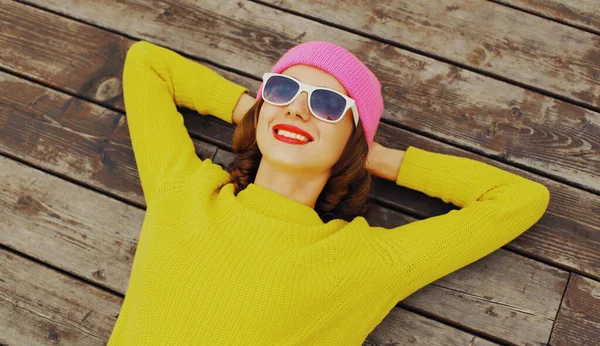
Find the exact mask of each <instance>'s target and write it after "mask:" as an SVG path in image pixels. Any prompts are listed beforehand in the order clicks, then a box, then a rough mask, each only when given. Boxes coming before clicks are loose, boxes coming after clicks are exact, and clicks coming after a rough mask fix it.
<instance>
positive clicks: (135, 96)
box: [123, 41, 248, 203]
mask: <svg viewBox="0 0 600 346" xmlns="http://www.w3.org/2000/svg"><path fill="white" fill-rule="evenodd" d="M247 91H248V89H246V88H244V87H242V86H240V85H237V84H235V83H233V82H231V81H229V80H227V79H226V78H224V77H222V76H221V75H219V74H218V73H216V72H215V71H213V70H211V69H210V68H208V67H206V66H204V65H202V64H199V63H196V62H194V61H192V60H190V59H187V58H185V57H183V56H181V55H179V54H177V53H176V52H174V51H171V50H169V49H166V48H163V47H160V46H157V45H154V44H152V43H150V42H147V41H139V42H136V43H134V44H133V45H132V46H131V47H130V48H129V50H128V52H127V56H126V59H125V66H124V69H123V98H124V101H125V110H126V114H127V117H126V118H127V124H128V127H129V133H130V137H131V143H132V147H133V151H134V156H135V160H136V163H137V166H138V171H139V175H140V181H141V185H142V190H143V192H144V197H145V199H146V203H149V202H150V201H151V200H153V199H154V195H155V194H156V189H157V185H158V184H159V183H160V182H161V181H162V180H163V179H164V178H165V176H166V175H167V174H169V173H170V172H172V171H174V170H186V169H193V168H198V167H199V166H201V160H200V159H199V158H198V156H197V155H196V153H195V149H194V144H193V142H192V139H191V138H190V136H189V134H188V132H187V129H186V128H185V126H184V122H183V116H182V115H181V113H179V112H178V110H177V106H181V107H185V108H189V109H192V110H195V111H197V112H198V113H200V114H211V115H213V116H216V117H218V118H220V119H222V120H224V121H227V122H229V123H232V116H233V109H234V107H235V105H236V104H237V101H238V99H239V98H240V97H241V95H242V93H244V92H247ZM207 161H209V162H206V166H207V167H208V166H215V167H216V166H218V165H216V164H212V162H211V161H210V159H207Z"/></svg>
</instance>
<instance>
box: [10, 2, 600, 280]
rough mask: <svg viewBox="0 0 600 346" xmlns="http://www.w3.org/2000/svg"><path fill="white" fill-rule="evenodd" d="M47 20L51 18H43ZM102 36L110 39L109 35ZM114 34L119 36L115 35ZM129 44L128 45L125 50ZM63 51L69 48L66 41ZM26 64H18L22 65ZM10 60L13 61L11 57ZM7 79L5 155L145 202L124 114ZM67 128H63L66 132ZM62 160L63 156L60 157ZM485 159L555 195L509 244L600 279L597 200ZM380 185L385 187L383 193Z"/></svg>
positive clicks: (419, 210)
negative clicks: (526, 229) (534, 222)
mask: <svg viewBox="0 0 600 346" xmlns="http://www.w3.org/2000/svg"><path fill="white" fill-rule="evenodd" d="M17 5H18V6H20V8H21V10H27V9H28V7H26V6H23V5H20V4H17ZM32 11H34V12H36V13H38V14H40V15H43V16H44V17H43V18H42V19H44V20H41V21H42V22H45V23H49V22H51V21H52V18H55V17H57V16H55V15H48V14H46V13H45V12H42V11H38V10H32ZM47 16H49V17H48V18H46V17H47ZM24 17H27V16H24ZM77 25H80V24H77ZM74 30H75V31H77V32H80V33H81V32H83V31H78V27H74ZM99 34H105V35H113V34H108V33H105V32H100V33H99ZM113 36H115V37H116V35H113ZM67 38H68V36H65V42H69V41H68V39H67ZM88 41H93V39H92V38H88ZM130 43H131V42H127V43H126V45H129V44H130ZM72 44H74V43H71V45H72ZM13 46H14V44H13ZM64 46H66V47H70V45H66V44H65V45H64ZM98 54H100V53H98ZM88 55H90V56H91V55H93V54H91V53H90V54H88ZM119 59H120V60H119ZM123 59H124V57H123V56H122V55H118V56H115V57H113V61H114V63H115V64H117V63H118V64H121V65H122V63H123ZM26 60H27V59H20V60H19V61H26ZM57 60H59V59H57ZM0 61H1V60H0ZM13 61H16V60H14V59H13ZM13 66H15V69H16V70H17V72H18V71H19V68H17V64H16V63H13ZM61 68H63V70H62V71H63V72H64V73H69V74H70V75H72V76H74V77H73V78H71V79H70V80H73V79H75V78H77V76H82V78H86V77H85V76H86V75H87V71H86V70H80V71H74V70H70V69H69V68H68V64H63V65H62V66H61ZM227 78H230V77H227ZM231 78H232V79H234V78H233V77H231ZM5 79H6V80H5V82H3V85H4V86H5V87H4V88H3V89H2V90H0V95H3V96H2V97H3V98H4V99H5V100H6V101H5V102H6V103H7V104H11V103H15V102H16V104H13V105H11V108H14V109H17V110H20V113H19V112H14V111H11V110H10V108H3V109H2V118H1V120H0V123H2V125H3V126H1V127H0V131H3V130H2V129H4V133H5V134H6V135H5V136H2V137H0V140H2V141H3V145H4V149H3V150H4V151H5V152H6V153H9V154H11V155H15V156H19V157H21V158H23V159H25V160H29V161H30V162H32V163H34V164H37V165H41V162H42V161H47V162H50V163H51V164H50V165H46V168H47V169H50V170H52V171H53V172H56V173H58V174H67V172H68V171H69V170H71V171H72V172H73V174H74V175H75V176H77V179H78V180H81V181H86V179H88V178H89V177H90V176H93V175H96V176H97V177H98V179H93V180H91V181H92V182H93V184H96V185H92V186H94V187H95V188H98V189H100V190H101V191H106V192H109V193H113V194H119V191H122V192H125V198H126V199H127V200H130V201H134V202H136V203H137V204H138V205H142V203H143V200H141V199H140V196H141V195H140V191H139V190H137V189H140V187H139V181H138V176H137V170H136V168H135V165H134V164H133V160H132V159H133V157H132V155H133V153H132V152H131V151H130V150H129V149H128V145H129V138H128V131H127V127H126V123H125V120H124V119H121V117H122V114H120V113H116V112H112V111H109V110H107V109H104V108H102V107H98V106H94V105H92V104H90V103H86V102H83V101H81V100H78V99H74V98H72V97H67V96H65V95H64V94H60V93H57V92H54V91H51V90H49V89H47V88H42V87H39V86H34V85H33V84H31V83H28V82H23V81H22V80H19V79H18V78H16V77H12V76H8V75H6V77H5ZM235 80H236V82H238V83H240V84H241V85H244V86H246V87H248V88H256V87H257V86H258V82H257V81H255V80H252V79H248V78H243V77H240V76H237V77H235ZM49 83H51V81H49ZM9 90H14V92H9ZM44 95H46V96H44ZM36 100H37V101H36ZM117 106H118V105H117ZM18 114H21V115H24V116H26V118H20V117H19V116H17V115H18ZM65 114H66V115H65ZM184 116H185V117H184V118H185V123H186V126H188V128H189V129H190V132H191V133H193V134H194V135H195V136H198V137H200V138H203V139H207V140H210V141H211V142H213V143H215V144H218V145H219V146H224V147H228V148H231V138H232V133H233V126H232V125H230V124H227V123H225V122H223V121H219V120H217V119H214V118H213V117H198V116H194V114H193V113H192V112H187V111H186V112H184ZM73 117H76V118H73ZM25 119H28V120H25ZM34 119H37V122H35V125H34V126H35V128H32V127H31V126H32V124H33V123H32V121H33V120H34ZM75 119H76V120H75ZM69 122H73V124H69ZM28 127H29V128H28ZM63 127H66V128H64V129H63ZM38 132H41V133H44V134H48V135H49V134H53V135H52V137H51V138H54V139H53V140H51V141H50V142H46V143H44V142H43V141H44V140H45V139H44V138H40V139H41V140H38V138H37V137H38V134H37V133H38ZM376 140H378V141H379V142H381V143H383V144H384V145H387V146H391V147H397V148H401V149H405V148H406V147H408V145H415V146H418V147H421V148H424V149H428V150H432V151H438V152H445V153H450V154H455V155H463V156H467V157H470V158H474V159H478V160H482V158H481V157H480V156H477V155H474V154H472V153H468V152H466V151H463V150H459V149H456V148H453V147H450V146H447V145H443V144H441V143H439V142H436V141H433V140H428V139H425V138H423V137H421V136H418V135H415V134H414V133H412V132H408V131H405V130H400V129H397V128H395V127H393V126H390V125H387V124H381V125H380V128H379V131H378V134H377V137H376ZM35 141H37V142H38V143H37V144H36V145H35V146H33V145H31V143H32V142H35ZM74 141H81V144H80V145H78V146H73V145H72V143H73V142H74ZM54 148H56V149H54ZM83 150H91V151H93V152H94V153H95V154H94V156H81V157H80V156H78V155H79V154H77V152H81V151H83ZM74 151H75V152H74ZM57 156H62V157H63V158H62V159H61V160H58V159H57V158H56V157H57ZM124 156H127V157H126V158H125V157H124ZM53 157H54V159H53ZM120 157H124V158H123V160H124V162H131V165H129V166H127V165H126V164H122V165H116V164H115V160H117V161H118V160H119V158H120ZM36 160H37V161H36ZM52 160H55V163H53V164H52ZM86 160H87V161H86ZM484 161H486V162H490V163H493V164H496V165H497V166H499V167H500V168H503V169H506V170H511V171H513V172H516V173H518V174H522V175H525V176H527V177H528V178H530V179H533V180H537V181H539V182H541V183H543V184H544V185H546V186H548V187H549V188H550V190H551V195H552V198H551V204H550V207H549V211H548V215H547V216H545V217H544V218H542V220H540V222H538V224H537V225H536V226H534V228H533V229H532V230H530V231H529V232H527V233H525V234H524V235H523V236H521V237H519V238H518V239H517V240H515V241H514V242H512V243H511V244H509V245H508V246H509V247H511V246H513V245H514V246H515V248H517V249H518V250H519V251H523V252H525V253H528V254H531V255H534V256H535V257H538V258H544V259H545V260H547V261H549V262H550V263H556V264H558V265H560V266H563V267H565V268H574V269H575V270H577V271H581V272H583V273H587V274H588V275H591V276H593V277H600V246H598V243H599V242H600V241H599V240H598V237H597V236H596V235H597V234H598V228H599V227H600V226H599V225H600V214H599V213H597V212H596V210H598V209H599V208H600V207H599V205H600V200H599V198H598V197H597V196H594V195H592V194H589V193H586V192H584V191H580V190H578V189H574V188H571V187H569V186H566V185H564V184H560V183H556V182H554V181H551V180H549V179H545V178H540V177H538V176H534V175H532V174H529V173H525V172H523V171H520V170H518V169H514V168H513V167H511V166H508V165H504V164H498V163H497V162H495V161H492V160H489V159H484ZM36 162H38V163H36ZM386 183H387V182H380V183H379V184H378V185H376V191H375V195H376V196H377V198H379V199H380V200H382V201H385V202H387V203H391V204H393V205H395V206H397V207H398V208H402V209H405V210H410V211H411V212H414V213H416V214H417V215H419V216H422V217H430V216H434V215H439V214H441V213H443V212H447V211H449V210H450V209H449V206H448V205H445V204H444V203H442V202H441V201H439V200H436V199H432V198H429V197H427V196H425V195H423V194H421V193H418V192H415V191H410V190H408V189H401V190H400V191H399V190H398V189H397V188H396V187H393V186H390V184H389V183H387V184H386ZM378 186H384V187H385V188H378ZM127 189H130V190H127ZM133 189H136V191H134V190H133Z"/></svg>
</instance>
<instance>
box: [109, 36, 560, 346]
mask: <svg viewBox="0 0 600 346" xmlns="http://www.w3.org/2000/svg"><path fill="white" fill-rule="evenodd" d="M123 79H124V84H123V88H124V98H125V108H126V111H127V121H128V126H129V129H130V134H131V141H132V145H133V150H134V154H135V159H136V162H137V165H138V169H139V174H140V180H141V184H142V189H143V192H144V197H145V199H146V203H147V211H146V216H145V219H144V224H143V227H142V231H141V233H140V237H139V244H138V248H137V252H136V256H135V259H134V261H133V268H132V273H131V277H130V281H129V287H128V289H127V293H126V296H125V300H124V303H123V306H122V310H121V313H120V315H119V318H118V320H117V322H116V325H115V328H114V330H113V333H112V335H111V338H110V341H109V345H151V344H160V345H226V344H231V345H359V344H361V343H362V341H363V340H364V339H365V338H366V337H367V336H368V334H369V333H370V332H371V331H372V330H373V329H374V328H375V327H376V326H377V325H378V324H379V323H380V322H381V321H382V320H383V319H384V317H385V316H386V315H387V314H388V313H389V311H390V310H391V309H392V308H393V307H394V306H395V305H396V303H397V302H398V301H400V300H402V299H404V298H405V297H407V296H408V295H410V294H411V293H413V292H414V291H416V290H417V289H419V288H421V287H423V286H425V285H427V284H429V283H431V282H433V281H435V280H437V279H438V278H440V277H442V276H445V275H447V274H449V273H451V272H453V271H455V270H457V269H459V268H462V267H464V266H466V265H468V264H470V263H472V262H474V261H476V260H478V259H480V258H482V257H484V256H486V255H488V254H489V253H491V252H493V251H495V250H497V249H498V248H500V247H501V246H503V245H504V244H506V243H508V242H509V241H511V240H513V239H514V238H515V237H517V236H518V235H520V234H521V233H523V232H524V231H526V230H527V229H528V228H529V227H531V226H532V225H533V224H535V223H536V222H537V221H538V220H539V218H540V217H541V216H542V215H543V213H544V211H545V210H546V208H547V206H548V203H549V192H548V189H547V188H546V187H544V186H543V185H541V184H539V183H537V182H533V181H530V180H527V179H525V178H522V177H520V176H517V175H514V174H511V173H509V172H506V171H503V170H500V169H498V168H496V167H493V166H491V165H488V164H485V163H482V162H478V161H475V160H471V159H467V158H461V157H457V156H451V155H445V154H441V153H434V152H429V151H425V150H422V149H419V148H416V147H414V146H410V147H409V148H408V149H407V151H406V152H404V151H400V150H393V149H389V148H386V147H384V146H381V145H379V144H377V143H375V142H373V138H374V135H375V131H376V129H377V124H378V123H379V119H380V117H381V114H382V112H383V101H382V98H381V86H380V84H379V81H378V80H377V78H376V77H375V75H374V74H373V73H372V72H371V71H370V70H369V69H368V68H367V67H366V66H365V65H364V64H363V63H362V62H360V61H359V60H358V59H357V58H356V57H355V56H353V55H352V54H351V53H349V52H348V51H346V50H345V49H343V48H341V47H339V46H336V45H334V44H332V43H329V42H321V41H313V42H306V43H303V44H300V45H298V46H296V47H293V48H292V49H290V50H289V51H288V52H286V54H284V56H282V57H281V59H280V60H279V61H278V62H277V63H276V64H275V65H274V67H273V69H272V70H271V72H270V73H266V74H265V75H264V77H263V84H261V87H260V88H259V91H258V93H257V97H256V100H253V99H252V98H251V97H250V96H249V95H248V94H247V92H248V90H247V89H246V88H244V87H242V86H239V85H237V84H234V83H233V82H231V81H229V80H227V79H225V78H223V77H221V76H220V75H218V74H217V73H216V72H214V71H212V70H210V69H209V68H208V67H205V66H203V65H201V64H198V63H195V62H193V61H191V60H188V59H186V58H184V57H182V56H180V55H178V54H177V53H175V52H173V51H170V50H168V49H165V48H162V47H159V46H156V45H153V44H151V43H148V42H145V41H141V42H138V43H136V44H134V45H133V46H132V47H131V48H130V50H129V52H128V54H127V58H126V61H125V68H124V77H123ZM176 106H182V107H187V108H191V109H194V110H196V111H197V112H198V113H200V114H211V115H214V116H216V117H218V118H220V119H223V120H225V121H228V122H230V123H236V124H238V123H239V126H238V127H237V128H236V131H235V134H234V143H233V144H234V149H235V152H236V154H237V158H236V160H235V161H234V163H233V164H232V165H231V166H230V167H229V170H230V172H227V171H225V170H223V169H222V168H221V167H220V166H219V165H217V164H215V163H213V162H212V161H211V159H205V160H200V159H199V158H198V157H197V156H196V154H195V151H194V145H193V143H192V140H191V139H190V137H189V135H188V132H187V130H186V128H185V127H184V124H183V118H182V116H181V114H180V113H178V111H177V108H176ZM371 173H373V174H375V175H377V176H380V177H383V178H387V179H390V180H392V181H395V182H396V183H397V184H398V185H400V186H405V187H408V188H411V189H415V190H418V191H422V192H423V193H426V194H428V195H429V196H433V197H437V198H441V199H442V200H444V202H452V203H453V204H455V205H457V206H459V207H462V209H460V210H453V211H450V212H449V213H447V214H445V215H441V216H437V217H431V218H428V219H425V220H420V221H417V222H413V223H411V224H407V225H404V226H402V227H398V228H394V229H389V230H388V229H384V228H381V227H372V226H370V225H369V224H368V222H367V221H366V220H365V218H364V217H363V216H364V214H363V213H364V211H365V210H364V205H365V202H366V200H367V196H368V193H369V189H370V188H371V176H370V174H371Z"/></svg>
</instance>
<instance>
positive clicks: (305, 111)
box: [285, 91, 310, 121]
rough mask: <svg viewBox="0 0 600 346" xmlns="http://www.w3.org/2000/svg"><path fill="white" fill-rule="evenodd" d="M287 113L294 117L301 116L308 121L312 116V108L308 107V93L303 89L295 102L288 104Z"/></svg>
mask: <svg viewBox="0 0 600 346" xmlns="http://www.w3.org/2000/svg"><path fill="white" fill-rule="evenodd" d="M285 114H286V115H288V114H290V115H292V116H294V117H300V118H302V120H304V121H306V120H308V119H309V118H310V109H309V108H308V93H307V92H306V91H303V92H301V93H300V95H298V97H296V99H295V100H294V102H292V103H290V104H289V105H288V106H287V109H286V112H285Z"/></svg>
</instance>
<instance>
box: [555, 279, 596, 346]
mask: <svg viewBox="0 0 600 346" xmlns="http://www.w3.org/2000/svg"><path fill="white" fill-rule="evenodd" d="M599 341H600V282H598V281H594V280H591V279H588V278H586V277H583V276H580V275H577V274H572V275H571V278H570V280H569V285H568V287H567V291H566V292H565V297H564V299H563V303H562V305H561V307H560V312H559V313H558V317H557V318H556V324H555V327H554V330H553V332H552V337H551V339H550V344H551V345H557V346H558V345H598V344H599Z"/></svg>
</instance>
